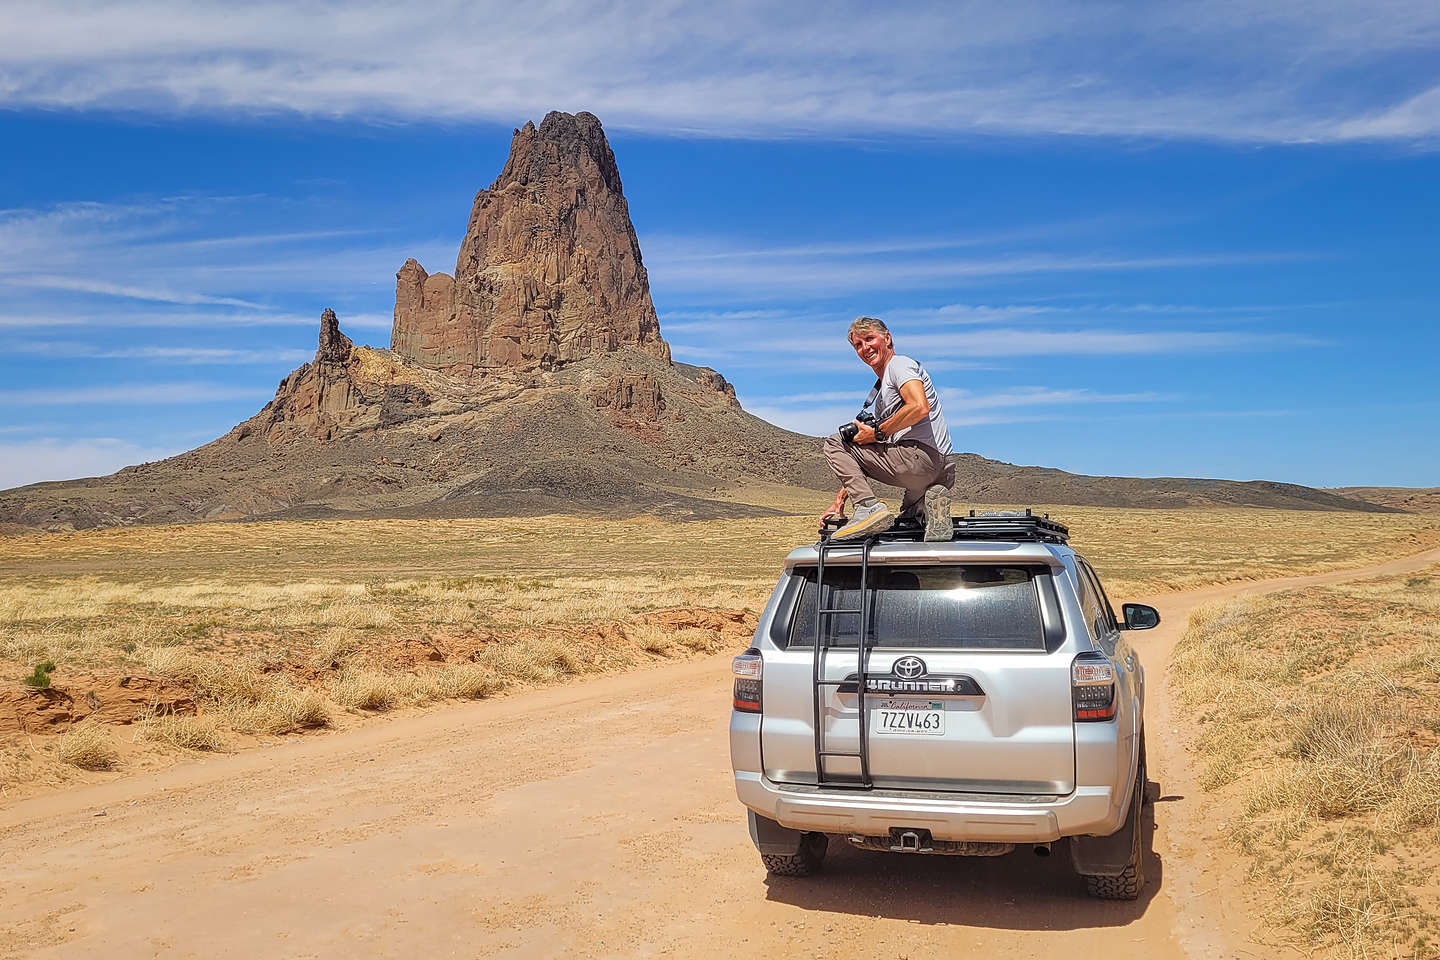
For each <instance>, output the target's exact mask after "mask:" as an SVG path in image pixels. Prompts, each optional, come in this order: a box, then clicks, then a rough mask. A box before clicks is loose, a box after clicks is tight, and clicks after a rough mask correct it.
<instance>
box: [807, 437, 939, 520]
mask: <svg viewBox="0 0 1440 960" xmlns="http://www.w3.org/2000/svg"><path fill="white" fill-rule="evenodd" d="M824 450H825V459H826V460H828V461H829V463H830V469H831V470H834V471H835V476H837V477H839V478H840V484H841V486H843V487H844V488H845V492H846V493H847V494H849V495H850V499H851V501H854V502H858V501H860V500H863V499H865V498H866V497H873V496H875V491H874V490H872V489H871V488H870V481H871V480H878V481H880V482H881V483H888V484H890V485H891V486H892V487H902V488H904V490H905V500H904V502H903V503H901V505H900V515H901V516H902V517H908V516H913V515H914V514H915V513H916V512H917V511H918V510H919V508H920V502H921V501H922V500H923V499H924V498H925V488H926V487H928V486H930V485H931V484H935V483H941V484H944V485H945V486H946V487H951V486H954V484H955V465H954V464H953V463H951V462H950V458H949V457H947V456H945V455H944V454H943V453H941V452H940V451H939V450H936V449H935V448H934V447H931V446H926V445H925V444H922V443H917V442H915V441H913V440H901V441H900V442H899V443H867V444H864V445H863V446H862V445H861V444H858V443H847V442H846V441H844V440H841V439H840V434H838V433H832V434H831V435H830V436H828V437H826V438H825V446H824Z"/></svg>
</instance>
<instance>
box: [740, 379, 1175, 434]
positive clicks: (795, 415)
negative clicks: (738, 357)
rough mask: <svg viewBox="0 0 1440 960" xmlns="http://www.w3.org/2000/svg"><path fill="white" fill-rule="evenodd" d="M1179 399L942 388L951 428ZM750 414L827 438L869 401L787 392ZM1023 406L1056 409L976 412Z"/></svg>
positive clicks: (854, 394)
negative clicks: (1078, 408) (1076, 408)
mask: <svg viewBox="0 0 1440 960" xmlns="http://www.w3.org/2000/svg"><path fill="white" fill-rule="evenodd" d="M1171 399H1174V398H1173V397H1169V396H1166V395H1164V394H1159V393H1151V392H1145V393H1096V392H1095V391H1093V390H1084V389H1080V390H1076V389H1057V388H1052V387H1011V388H1009V389H1004V390H997V391H990V392H983V393H982V392H978V391H972V390H961V389H955V388H941V389H940V406H941V409H942V410H943V411H944V413H945V422H946V423H947V424H949V425H950V426H951V427H974V426H985V425H989V424H998V423H1030V422H1039V421H1053V420H1066V419H1070V418H1072V417H1073V416H1074V414H1073V413H1072V412H1071V411H1070V410H1069V409H1068V408H1070V407H1074V406H1080V405H1088V404H1150V403H1155V402H1159V401H1166V400H1171ZM742 401H743V406H744V407H745V409H746V410H748V411H749V412H750V413H753V414H754V415H755V416H757V417H760V418H761V419H764V420H769V421H770V422H771V423H774V424H777V425H779V426H782V427H784V428H785V429H787V430H794V431H795V432H796V433H805V434H810V435H812V436H824V435H827V434H830V433H833V432H834V431H835V428H836V427H838V426H839V425H840V424H842V423H848V422H850V420H851V419H852V418H853V417H854V416H855V413H856V411H858V410H859V409H860V404H861V403H862V402H863V401H864V391H863V390H859V389H856V390H851V391H838V390H836V391H820V392H814V393H797V394H786V395H782V396H776V397H759V398H754V399H753V400H752V399H750V398H742ZM1020 407H1055V408H1057V409H1056V410H1055V411H1054V412H1053V413H1049V414H994V413H980V414H977V413H974V412H973V411H977V410H1003V409H1010V408H1020Z"/></svg>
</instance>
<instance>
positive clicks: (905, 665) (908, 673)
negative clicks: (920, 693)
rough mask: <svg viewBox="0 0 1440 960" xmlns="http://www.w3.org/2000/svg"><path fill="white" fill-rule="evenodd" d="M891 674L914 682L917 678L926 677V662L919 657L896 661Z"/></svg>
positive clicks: (902, 658)
mask: <svg viewBox="0 0 1440 960" xmlns="http://www.w3.org/2000/svg"><path fill="white" fill-rule="evenodd" d="M890 672H891V673H893V674H895V676H897V677H899V678H901V679H902V680H914V679H915V678H916V677H923V676H925V661H924V660H921V659H920V658H919V657H901V658H900V659H899V660H896V661H895V665H894V666H893V667H891V668H890Z"/></svg>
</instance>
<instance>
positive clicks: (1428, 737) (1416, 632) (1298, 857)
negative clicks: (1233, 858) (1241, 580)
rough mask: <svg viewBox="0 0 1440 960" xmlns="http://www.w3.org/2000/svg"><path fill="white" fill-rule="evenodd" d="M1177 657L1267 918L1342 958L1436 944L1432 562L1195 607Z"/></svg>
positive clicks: (1438, 861) (1435, 572)
mask: <svg viewBox="0 0 1440 960" xmlns="http://www.w3.org/2000/svg"><path fill="white" fill-rule="evenodd" d="M1173 667H1174V669H1173V671H1172V676H1173V677H1174V681H1173V682H1174V684H1175V692H1176V695H1177V698H1178V699H1179V701H1180V702H1181V703H1182V704H1184V705H1187V706H1188V707H1190V708H1191V709H1193V710H1195V711H1199V712H1200V717H1201V730H1202V733H1201V735H1200V737H1199V739H1198V741H1197V748H1198V752H1199V754H1200V756H1201V758H1202V759H1203V761H1204V763H1205V765H1206V766H1205V769H1204V772H1203V777H1202V782H1203V785H1204V786H1205V788H1206V789H1207V790H1212V791H1216V792H1218V793H1219V794H1220V796H1221V797H1222V798H1224V801H1225V802H1227V803H1228V804H1229V806H1230V807H1231V808H1232V809H1233V816H1231V817H1230V818H1229V819H1228V820H1227V823H1228V827H1229V831H1230V835H1231V837H1232V839H1233V840H1234V841H1235V842H1236V843H1237V844H1238V845H1239V846H1240V847H1241V848H1242V849H1243V850H1244V851H1245V852H1246V853H1248V854H1249V855H1250V856H1251V858H1252V859H1253V864H1254V867H1253V869H1254V872H1255V874H1256V875H1257V876H1259V877H1262V878H1264V880H1265V883H1266V886H1267V887H1269V888H1270V889H1272V890H1274V891H1276V893H1275V897H1274V900H1275V903H1274V911H1275V915H1276V916H1277V917H1279V918H1280V919H1281V920H1283V921H1285V922H1286V923H1288V924H1290V925H1292V926H1293V927H1294V929H1295V930H1297V931H1298V932H1299V933H1300V934H1302V935H1303V937H1304V942H1306V943H1315V942H1319V943H1321V944H1324V945H1326V946H1327V947H1329V948H1331V950H1332V952H1336V953H1340V954H1342V955H1348V956H1352V957H1396V956H1399V957H1410V956H1414V957H1433V956H1435V955H1436V953H1437V952H1440V950H1437V945H1436V939H1437V937H1440V889H1437V887H1436V886H1435V883H1434V879H1433V878H1434V876H1435V875H1436V870H1437V868H1440V566H1436V567H1431V568H1430V569H1428V570H1426V571H1424V572H1423V573H1421V574H1419V575H1414V574H1411V575H1406V576H1397V577H1388V578H1380V579H1375V580H1369V581H1364V582H1360V583H1353V584H1345V585H1340V586H1331V587H1314V588H1309V589H1304V590H1296V591H1288V592H1285V593H1280V594H1272V595H1269V596H1262V597H1245V598H1240V599H1236V600H1230V601H1226V602H1223V603H1219V604H1214V605H1210V606H1208V607H1203V608H1200V609H1198V610H1196V611H1195V612H1194V613H1193V614H1192V616H1191V619H1190V625H1189V631H1188V632H1187V633H1186V635H1185V636H1184V638H1182V640H1181V641H1180V643H1179V645H1178V646H1177V648H1176V652H1175V658H1174V661H1173Z"/></svg>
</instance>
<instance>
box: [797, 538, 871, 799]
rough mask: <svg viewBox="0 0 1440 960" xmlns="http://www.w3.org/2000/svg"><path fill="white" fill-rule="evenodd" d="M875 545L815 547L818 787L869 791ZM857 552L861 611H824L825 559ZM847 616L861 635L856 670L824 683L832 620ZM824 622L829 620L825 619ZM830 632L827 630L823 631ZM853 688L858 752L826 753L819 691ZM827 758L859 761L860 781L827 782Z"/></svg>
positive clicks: (848, 543) (845, 543) (828, 542)
mask: <svg viewBox="0 0 1440 960" xmlns="http://www.w3.org/2000/svg"><path fill="white" fill-rule="evenodd" d="M874 545H875V538H874V537H869V538H866V539H865V540H863V541H861V542H859V543H855V542H854V541H841V542H839V543H836V542H835V541H833V540H830V539H828V538H825V539H822V540H821V541H820V542H819V543H817V544H816V545H815V558H816V559H815V663H814V670H813V673H812V679H813V680H814V686H813V687H812V692H813V693H814V699H815V782H816V783H818V784H821V785H827V784H829V785H844V786H851V787H864V788H869V787H870V786H872V784H871V781H870V753H869V743H868V740H869V738H868V736H867V735H866V734H867V731H866V718H865V688H866V687H867V686H868V683H867V682H866V674H865V666H866V661H867V660H868V659H869V653H870V646H869V642H868V641H869V633H870V622H869V618H870V614H869V611H870V604H869V597H868V593H867V590H868V588H869V583H868V580H869V575H870V548H871V547H873V546H874ZM857 548H858V549H859V550H860V584H859V590H858V596H859V602H860V607H859V609H856V610H846V609H841V608H838V607H827V606H825V603H826V601H827V597H826V596H825V558H826V557H827V556H828V555H829V554H830V553H831V551H834V550H845V549H849V550H854V549H857ZM840 615H850V616H856V615H858V616H859V617H860V633H859V636H857V637H856V640H855V654H856V661H857V664H856V666H857V669H856V671H855V674H854V677H853V679H852V678H850V677H846V678H845V679H843V680H827V679H825V678H824V676H823V671H822V667H823V666H824V661H825V651H826V650H828V649H829V648H830V637H831V634H832V633H833V632H834V624H835V621H834V619H833V618H834V617H836V616H840ZM827 618H831V619H828V620H827ZM827 626H828V627H830V629H828V630H827V629H826V627H827ZM851 683H854V684H855V690H856V695H857V704H856V710H857V711H858V714H859V716H858V722H859V737H860V739H859V752H858V753H847V752H845V751H837V750H826V749H825V724H824V720H825V710H824V704H823V698H822V697H821V695H820V691H821V690H823V689H824V688H825V687H848V686H849V685H850V684H851ZM830 757H849V758H850V759H852V760H859V761H860V779H859V780H858V781H857V780H855V779H854V776H853V774H846V775H844V776H845V779H838V778H837V779H830V780H827V779H826V775H825V761H826V759H828V758H830Z"/></svg>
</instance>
